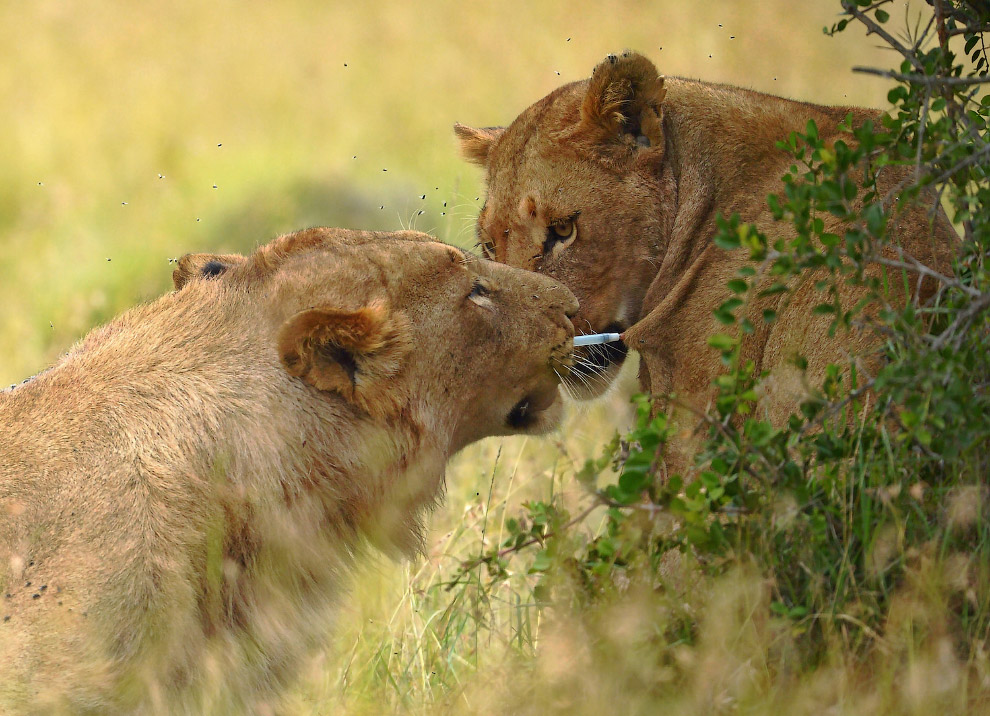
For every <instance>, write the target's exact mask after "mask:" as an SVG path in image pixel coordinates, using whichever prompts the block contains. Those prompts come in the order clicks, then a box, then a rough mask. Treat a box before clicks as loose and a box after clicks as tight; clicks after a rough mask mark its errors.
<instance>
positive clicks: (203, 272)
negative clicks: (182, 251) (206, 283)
mask: <svg viewBox="0 0 990 716" xmlns="http://www.w3.org/2000/svg"><path fill="white" fill-rule="evenodd" d="M244 260H245V259H244V257H243V256H241V255H239V254H186V255H185V256H183V257H182V258H181V259H179V265H178V267H177V268H176V269H175V271H173V272H172V283H174V284H175V290H176V291H178V290H179V289H180V288H182V287H183V286H185V285H186V284H187V283H189V282H190V281H192V280H193V279H194V278H215V277H216V276H219V275H220V274H222V273H224V272H225V271H227V269H229V268H231V267H233V266H237V265H238V264H241V263H243V262H244Z"/></svg>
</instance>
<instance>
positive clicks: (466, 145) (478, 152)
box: [454, 122, 505, 166]
mask: <svg viewBox="0 0 990 716" xmlns="http://www.w3.org/2000/svg"><path fill="white" fill-rule="evenodd" d="M504 131H505V127H482V128H481V129H475V128H474V127H468V126H467V125H465V124H461V123H460V122H458V123H456V124H454V134H456V135H457V138H458V139H459V140H461V155H462V156H463V157H464V158H465V159H467V160H468V161H469V162H473V163H474V164H479V165H481V166H485V164H486V163H487V162H488V152H490V151H491V148H492V145H493V144H495V140H496V139H498V138H499V137H501V136H502V132H504Z"/></svg>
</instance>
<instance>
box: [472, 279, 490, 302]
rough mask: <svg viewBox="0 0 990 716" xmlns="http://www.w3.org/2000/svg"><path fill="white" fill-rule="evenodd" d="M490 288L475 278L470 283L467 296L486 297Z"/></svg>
mask: <svg viewBox="0 0 990 716" xmlns="http://www.w3.org/2000/svg"><path fill="white" fill-rule="evenodd" d="M491 292H492V290H491V289H490V288H489V287H488V286H487V285H486V284H485V283H484V282H483V281H482V280H481V279H480V278H476V279H475V280H474V283H473V284H471V293H469V294H468V298H487V297H488V296H489V294H491Z"/></svg>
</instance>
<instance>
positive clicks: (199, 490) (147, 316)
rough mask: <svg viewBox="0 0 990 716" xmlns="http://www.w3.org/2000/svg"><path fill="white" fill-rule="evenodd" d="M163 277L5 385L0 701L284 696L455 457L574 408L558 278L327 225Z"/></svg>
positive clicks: (185, 261) (50, 706) (402, 236)
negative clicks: (378, 551) (341, 605)
mask: <svg viewBox="0 0 990 716" xmlns="http://www.w3.org/2000/svg"><path fill="white" fill-rule="evenodd" d="M173 278H174V282H175V288H176V290H175V291H174V292H172V293H169V294H167V295H165V296H163V297H161V298H159V299H158V300H156V301H154V302H152V303H150V304H147V305H144V306H141V307H137V308H134V309H132V310H130V311H128V312H126V313H124V314H123V315H121V316H119V317H118V318H116V319H114V320H113V321H111V322H110V323H109V324H107V325H106V326H104V327H102V328H98V329H96V330H94V331H93V332H92V333H90V334H89V335H88V336H86V337H85V338H83V339H82V340H81V341H80V342H79V343H78V344H77V345H76V346H75V347H74V348H72V349H71V350H70V351H69V352H68V354H66V355H65V356H64V357H63V358H62V359H61V360H59V361H58V362H57V363H56V364H55V366H54V367H52V368H50V369H49V370H47V371H45V372H43V373H41V374H39V375H37V376H36V377H34V378H33V379H30V380H28V381H26V382H25V383H24V384H21V385H19V386H17V387H15V388H11V389H8V390H6V391H4V392H2V393H0V430H2V432H3V440H2V441H0V588H2V591H0V594H2V597H0V713H11V712H15V713H23V712H36V713H46V714H47V713H52V712H56V713H58V712H63V711H64V712H71V713H77V712H92V713H100V714H105V713H145V712H161V713H181V712H191V713H203V712H223V713H226V712H230V711H234V712H240V711H247V712H251V713H266V712H272V711H273V710H275V709H277V708H278V694H279V693H280V691H282V690H284V688H285V687H286V686H287V685H288V684H289V683H290V682H291V681H292V675H293V671H294V670H295V669H296V668H297V667H298V666H299V664H300V660H301V659H302V658H303V657H304V656H305V655H306V654H307V652H308V651H310V650H312V649H314V648H315V647H317V646H318V645H320V644H323V643H325V641H324V640H325V636H326V631H327V628H328V626H329V624H330V621H331V617H332V614H333V610H334V607H335V605H336V604H337V603H338V601H339V595H340V594H341V592H342V589H343V587H344V578H345V575H346V573H347V571H348V570H350V569H351V568H352V567H354V565H355V562H356V561H357V560H358V558H359V556H360V554H361V553H362V549H363V545H377V546H380V547H382V548H383V549H385V550H386V551H388V552H391V553H394V554H397V555H398V554H408V553H410V552H414V551H416V550H417V549H419V548H420V546H421V543H422V526H421V524H422V519H421V518H422V515H423V514H424V511H425V510H427V509H428V508H429V507H431V506H432V505H433V504H434V503H435V502H436V500H437V499H438V496H439V495H440V493H441V490H442V485H443V479H444V466H445V463H446V461H447V459H448V458H449V457H450V456H451V455H452V454H453V453H455V452H457V451H458V450H460V449H461V448H462V447H464V446H465V445H467V444H468V443H470V442H472V441H476V440H478V439H480V438H483V437H485V436H490V435H510V434H538V433H545V432H547V431H548V430H550V429H552V428H553V427H554V426H555V425H556V424H557V422H558V420H559V418H560V415H561V406H562V398H561V395H560V391H559V389H558V388H559V380H560V375H561V374H563V373H566V371H567V369H568V364H569V361H570V355H571V351H572V337H573V332H574V329H573V325H572V323H571V321H570V316H573V315H574V314H575V312H576V310H577V303H576V301H575V299H574V296H573V295H572V294H571V293H570V292H569V291H568V290H567V289H566V288H564V287H563V286H562V285H560V284H559V283H557V282H556V281H554V280H552V279H549V278H547V277H544V276H540V275H538V274H535V273H530V272H527V271H521V270H519V269H514V268H511V267H508V266H504V265H501V264H497V263H493V262H489V261H484V260H479V259H477V258H475V257H473V256H471V255H469V254H466V253H465V252H463V251H461V250H460V249H457V248H454V247H451V246H448V245H445V244H442V243H439V242H437V241H435V240H433V239H432V238H431V237H429V236H427V235H424V234H419V233H417V232H398V233H374V232H356V231H345V230H340V229H327V228H319V229H310V230H306V231H302V232H298V233H294V234H289V235H286V236H282V237H279V238H277V239H275V240H274V241H272V242H271V243H269V244H267V245H265V246H262V247H261V248H259V249H258V250H256V251H255V252H254V253H253V254H251V255H249V256H247V257H244V256H240V255H216V254H192V255H188V256H185V257H183V258H182V259H181V260H180V261H179V262H178V268H177V269H176V270H175V272H174V276H173Z"/></svg>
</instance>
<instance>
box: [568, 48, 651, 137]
mask: <svg viewBox="0 0 990 716" xmlns="http://www.w3.org/2000/svg"><path fill="white" fill-rule="evenodd" d="M666 92H667V91H666V90H665V89H664V86H663V77H661V76H660V75H659V74H658V73H657V68H656V67H654V65H653V63H652V62H650V61H649V60H648V59H646V58H645V57H643V56H642V55H640V54H638V53H635V52H625V53H623V54H621V55H609V56H608V57H607V58H605V61H604V62H602V63H601V64H599V65H598V66H597V67H596V68H595V71H594V72H593V73H592V75H591V80H589V82H588V90H587V93H586V94H585V97H584V102H583V103H582V105H581V120H582V123H583V124H584V126H585V127H586V128H588V129H590V130H592V131H593V132H597V133H599V135H600V137H599V141H612V140H620V141H625V142H627V143H635V144H638V145H640V146H652V147H662V146H663V128H662V124H661V120H662V119H663V108H662V103H663V98H664V95H665V94H666Z"/></svg>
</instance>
